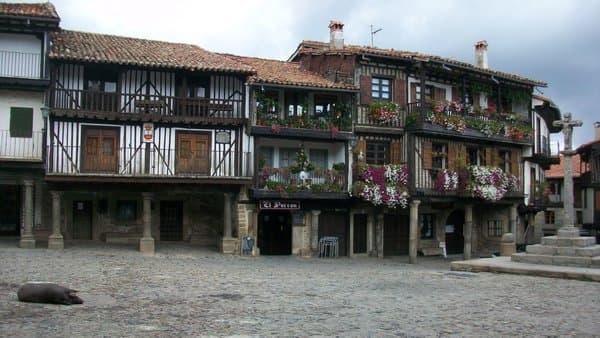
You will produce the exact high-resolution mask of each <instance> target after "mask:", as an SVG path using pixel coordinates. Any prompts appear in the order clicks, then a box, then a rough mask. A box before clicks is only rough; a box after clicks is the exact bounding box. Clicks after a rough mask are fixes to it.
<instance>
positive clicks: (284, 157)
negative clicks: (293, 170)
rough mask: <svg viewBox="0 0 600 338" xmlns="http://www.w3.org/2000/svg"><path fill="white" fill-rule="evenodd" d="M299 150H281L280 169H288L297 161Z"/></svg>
mask: <svg viewBox="0 0 600 338" xmlns="http://www.w3.org/2000/svg"><path fill="white" fill-rule="evenodd" d="M297 152H298V149H297V148H281V149H279V167H280V168H288V167H291V166H292V164H294V162H295V161H296V153H297Z"/></svg>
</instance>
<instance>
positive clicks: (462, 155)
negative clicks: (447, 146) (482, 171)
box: [456, 143, 467, 169]
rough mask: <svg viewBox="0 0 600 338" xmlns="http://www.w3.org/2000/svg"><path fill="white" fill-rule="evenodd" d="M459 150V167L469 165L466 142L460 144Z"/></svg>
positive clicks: (457, 163) (457, 161)
mask: <svg viewBox="0 0 600 338" xmlns="http://www.w3.org/2000/svg"><path fill="white" fill-rule="evenodd" d="M457 146H458V148H457V149H458V150H457V155H456V156H457V160H456V167H457V168H459V169H460V168H466V167H467V146H466V145H465V144H462V143H460V144H458V145H457Z"/></svg>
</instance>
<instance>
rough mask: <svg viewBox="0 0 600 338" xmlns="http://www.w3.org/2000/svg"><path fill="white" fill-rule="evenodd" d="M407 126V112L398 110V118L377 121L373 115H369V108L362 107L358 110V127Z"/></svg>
mask: <svg viewBox="0 0 600 338" xmlns="http://www.w3.org/2000/svg"><path fill="white" fill-rule="evenodd" d="M405 124H406V110H403V109H402V110H398V114H397V117H396V118H392V119H386V120H381V119H376V118H375V117H374V116H373V114H369V109H368V108H367V107H361V108H359V109H358V112H357V117H356V125H357V126H369V127H380V128H403V127H404V125H405Z"/></svg>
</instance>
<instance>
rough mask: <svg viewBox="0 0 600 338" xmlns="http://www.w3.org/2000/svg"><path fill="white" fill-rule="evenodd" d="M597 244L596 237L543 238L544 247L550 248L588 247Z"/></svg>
mask: <svg viewBox="0 0 600 338" xmlns="http://www.w3.org/2000/svg"><path fill="white" fill-rule="evenodd" d="M595 244H596V238H594V237H572V238H568V237H559V236H546V237H543V238H542V245H548V246H562V247H568V246H570V247H579V248H583V247H588V246H593V245H595Z"/></svg>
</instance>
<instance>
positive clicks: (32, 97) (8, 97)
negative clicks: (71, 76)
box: [0, 91, 44, 160]
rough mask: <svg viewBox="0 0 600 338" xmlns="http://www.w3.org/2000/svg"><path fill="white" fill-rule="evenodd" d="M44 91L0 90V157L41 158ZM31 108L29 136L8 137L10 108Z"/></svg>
mask: <svg viewBox="0 0 600 338" xmlns="http://www.w3.org/2000/svg"><path fill="white" fill-rule="evenodd" d="M43 105H44V93H38V92H28V91H27V92H26V91H0V158H16V159H30V160H41V159H42V146H43V133H42V130H43V128H44V120H43V118H42V113H41V108H42V107H43ZM11 107H24V108H33V129H32V137H31V138H23V137H10V132H9V129H10V108H11Z"/></svg>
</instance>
